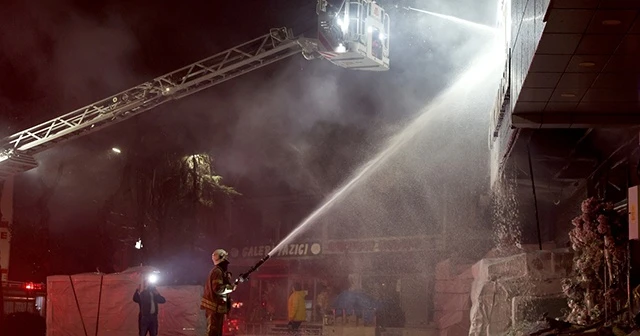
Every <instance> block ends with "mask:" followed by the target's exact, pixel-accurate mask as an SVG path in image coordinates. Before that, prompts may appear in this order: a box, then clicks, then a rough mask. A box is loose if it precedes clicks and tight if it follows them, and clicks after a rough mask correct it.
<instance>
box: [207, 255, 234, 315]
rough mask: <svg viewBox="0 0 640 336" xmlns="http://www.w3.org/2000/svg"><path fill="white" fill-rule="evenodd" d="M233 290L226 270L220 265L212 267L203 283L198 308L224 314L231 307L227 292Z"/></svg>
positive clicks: (208, 312)
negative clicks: (205, 281)
mask: <svg viewBox="0 0 640 336" xmlns="http://www.w3.org/2000/svg"><path fill="white" fill-rule="evenodd" d="M232 291H233V285H231V282H230V280H229V278H228V277H227V276H226V272H225V271H224V270H222V268H221V267H220V266H216V267H214V268H213V269H212V270H211V272H209V278H208V279H207V283H206V284H205V285H204V295H203V296H202V301H200V309H202V310H206V313H207V315H209V314H210V313H218V314H226V313H228V312H229V309H230V308H231V299H230V298H229V293H231V292H232Z"/></svg>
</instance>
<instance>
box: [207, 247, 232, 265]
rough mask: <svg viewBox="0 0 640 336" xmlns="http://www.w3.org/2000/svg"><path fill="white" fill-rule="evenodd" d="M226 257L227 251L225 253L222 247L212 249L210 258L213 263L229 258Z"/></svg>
mask: <svg viewBox="0 0 640 336" xmlns="http://www.w3.org/2000/svg"><path fill="white" fill-rule="evenodd" d="M228 258H229V253H227V251H225V250H223V249H217V250H215V251H213V254H212V255H211V260H213V264H214V265H218V264H219V263H221V262H223V261H225V260H226V261H228V260H229V259H228Z"/></svg>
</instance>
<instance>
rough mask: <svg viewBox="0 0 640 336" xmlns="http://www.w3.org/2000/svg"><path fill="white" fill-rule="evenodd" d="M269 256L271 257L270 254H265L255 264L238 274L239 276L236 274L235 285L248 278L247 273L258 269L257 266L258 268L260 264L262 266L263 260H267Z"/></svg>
mask: <svg viewBox="0 0 640 336" xmlns="http://www.w3.org/2000/svg"><path fill="white" fill-rule="evenodd" d="M269 257H271V256H270V255H268V254H267V255H266V256H264V258H262V259H260V260H259V261H258V262H257V263H256V264H255V265H253V266H252V267H251V268H249V270H248V271H246V272H244V273H242V274H240V276H238V278H237V279H236V282H235V283H236V285H237V284H239V283H241V282H245V281H247V280H249V275H250V274H251V273H253V272H255V271H257V270H258V268H260V266H262V264H264V262H265V261H267V260H269Z"/></svg>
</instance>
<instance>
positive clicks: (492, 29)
mask: <svg viewBox="0 0 640 336" xmlns="http://www.w3.org/2000/svg"><path fill="white" fill-rule="evenodd" d="M402 9H404V10H408V11H413V12H418V13H423V14H429V15H433V16H435V17H439V18H441V19H445V20H449V21H451V22H455V23H460V24H463V25H466V26H469V27H473V28H478V29H482V30H484V31H487V32H491V33H495V32H496V31H497V29H496V28H495V27H491V26H487V25H484V24H481V23H477V22H473V21H469V20H464V19H461V18H457V17H455V16H451V15H444V14H439V13H434V12H430V11H426V10H424V9H417V8H413V7H402Z"/></svg>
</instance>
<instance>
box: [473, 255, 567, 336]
mask: <svg viewBox="0 0 640 336" xmlns="http://www.w3.org/2000/svg"><path fill="white" fill-rule="evenodd" d="M572 264H573V256H572V254H571V252H570V251H569V250H568V249H556V250H543V251H531V252H524V253H520V254H517V255H513V256H509V257H503V258H485V259H482V260H480V261H479V262H477V263H476V264H475V265H473V267H472V273H473V278H474V280H473V285H472V288H471V302H472V306H471V316H470V329H469V335H470V336H493V335H504V334H506V333H508V332H509V331H510V330H511V329H512V328H514V327H515V328H517V327H518V326H521V325H523V324H525V323H526V322H534V321H537V320H539V319H540V317H541V316H542V314H543V313H545V312H547V313H548V314H549V317H560V316H562V313H563V312H562V309H564V308H566V300H565V298H564V296H563V294H562V286H561V282H562V279H563V278H565V277H567V276H568V275H569V274H570V273H571V270H572Z"/></svg>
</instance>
